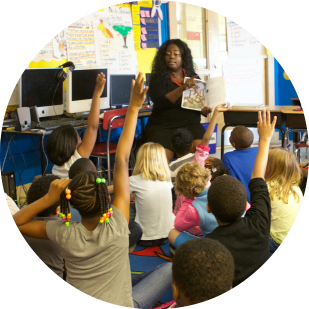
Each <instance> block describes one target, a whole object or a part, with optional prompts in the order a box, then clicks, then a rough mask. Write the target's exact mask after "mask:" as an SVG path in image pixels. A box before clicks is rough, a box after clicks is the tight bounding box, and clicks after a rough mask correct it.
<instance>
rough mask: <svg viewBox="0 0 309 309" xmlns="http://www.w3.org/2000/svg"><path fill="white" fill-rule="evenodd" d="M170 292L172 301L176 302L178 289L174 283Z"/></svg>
mask: <svg viewBox="0 0 309 309" xmlns="http://www.w3.org/2000/svg"><path fill="white" fill-rule="evenodd" d="M172 292H173V298H174V300H177V299H178V298H179V296H180V295H179V289H178V288H177V286H176V284H175V283H172Z"/></svg>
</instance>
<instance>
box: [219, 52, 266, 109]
mask: <svg viewBox="0 0 309 309" xmlns="http://www.w3.org/2000/svg"><path fill="white" fill-rule="evenodd" d="M223 75H224V77H225V91H226V101H227V102H229V103H231V106H233V105H237V106H260V105H264V103H265V102H264V101H265V99H264V98H265V96H264V59H261V58H255V59H254V58H243V59H229V60H228V62H226V63H225V64H224V65H223Z"/></svg>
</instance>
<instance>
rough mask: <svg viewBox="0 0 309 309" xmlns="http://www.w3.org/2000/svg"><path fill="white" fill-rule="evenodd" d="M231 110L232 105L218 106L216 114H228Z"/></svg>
mask: <svg viewBox="0 0 309 309" xmlns="http://www.w3.org/2000/svg"><path fill="white" fill-rule="evenodd" d="M229 109H231V105H230V103H226V104H225V103H224V104H219V105H217V106H216V108H215V112H217V113H220V112H226V111H227V110H229Z"/></svg>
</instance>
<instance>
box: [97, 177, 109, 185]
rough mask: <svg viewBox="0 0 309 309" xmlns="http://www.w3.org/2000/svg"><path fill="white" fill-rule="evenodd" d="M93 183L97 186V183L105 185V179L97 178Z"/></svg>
mask: <svg viewBox="0 0 309 309" xmlns="http://www.w3.org/2000/svg"><path fill="white" fill-rule="evenodd" d="M95 181H96V183H97V184H99V183H105V182H106V179H105V178H97V179H96V180H95Z"/></svg>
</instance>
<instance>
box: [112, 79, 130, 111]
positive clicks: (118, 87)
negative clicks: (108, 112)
mask: <svg viewBox="0 0 309 309" xmlns="http://www.w3.org/2000/svg"><path fill="white" fill-rule="evenodd" d="M132 79H134V80H135V75H131V74H130V75H129V74H128V75H127V74H122V75H111V76H110V89H111V95H110V107H114V108H117V107H123V106H128V105H129V103H130V95H131V85H132Z"/></svg>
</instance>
